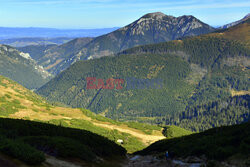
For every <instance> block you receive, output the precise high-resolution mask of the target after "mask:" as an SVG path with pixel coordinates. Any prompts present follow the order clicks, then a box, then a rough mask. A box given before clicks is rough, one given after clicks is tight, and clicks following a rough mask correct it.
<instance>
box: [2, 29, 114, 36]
mask: <svg viewBox="0 0 250 167" xmlns="http://www.w3.org/2000/svg"><path fill="white" fill-rule="evenodd" d="M116 29H118V28H117V27H114V28H100V29H56V28H39V27H29V28H24V27H0V39H11V38H37V37H42V38H58V37H67V38H79V37H97V36H100V35H103V34H107V33H109V32H112V31H114V30H116Z"/></svg>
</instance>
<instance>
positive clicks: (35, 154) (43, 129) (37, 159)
mask: <svg viewBox="0 0 250 167" xmlns="http://www.w3.org/2000/svg"><path fill="white" fill-rule="evenodd" d="M0 132H1V136H4V137H3V138H2V139H4V140H1V143H0V148H1V152H3V153H6V154H8V155H11V156H14V157H16V158H18V159H20V160H22V161H24V162H26V163H28V164H39V163H41V162H42V161H44V160H45V158H44V155H43V154H42V153H41V152H39V151H36V150H35V149H34V148H36V149H37V150H40V151H42V152H45V153H47V154H50V155H53V156H56V157H62V158H80V159H83V160H86V161H93V160H95V158H96V157H97V156H98V157H102V158H105V157H110V156H117V155H120V156H123V155H124V154H125V153H126V151H125V149H124V148H122V147H121V146H119V145H117V144H115V143H114V142H112V141H110V140H108V139H107V138H105V137H102V136H99V135H96V134H94V133H92V132H89V131H86V130H79V129H72V128H65V127H61V126H55V125H51V124H44V123H38V122H31V121H25V120H14V119H3V118H0ZM27 144H28V145H27ZM17 145H18V146H17ZM31 146H33V147H31Z"/></svg>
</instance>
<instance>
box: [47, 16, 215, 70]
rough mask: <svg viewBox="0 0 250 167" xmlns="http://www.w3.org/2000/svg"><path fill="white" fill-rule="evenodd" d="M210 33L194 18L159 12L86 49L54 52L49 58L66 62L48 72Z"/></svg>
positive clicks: (107, 36)
mask: <svg viewBox="0 0 250 167" xmlns="http://www.w3.org/2000/svg"><path fill="white" fill-rule="evenodd" d="M212 31H214V28H212V27H210V26H209V25H207V24H205V23H203V22H201V21H200V20H198V19H196V18H195V17H193V16H181V17H173V16H167V15H165V14H163V13H159V12H158V13H150V14H146V15H145V16H143V17H141V18H140V19H138V20H136V21H135V22H133V23H131V24H129V25H127V26H125V27H123V28H120V29H118V30H116V31H114V32H111V33H109V34H106V35H103V36H100V37H97V38H95V39H94V40H93V41H91V42H89V43H88V44H86V45H85V44H81V45H79V48H77V49H75V50H74V51H72V49H68V50H65V51H66V52H67V53H66V54H64V53H63V52H62V53H61V52H60V51H57V49H53V50H51V51H50V52H49V53H47V54H48V55H58V56H59V57H63V58H65V61H60V62H59V63H58V65H57V66H56V68H55V69H54V68H53V69H51V70H50V72H52V73H54V74H57V73H59V72H60V71H63V70H64V69H66V68H67V67H69V66H70V65H71V64H72V62H75V61H77V60H79V59H81V60H85V59H92V58H99V57H102V56H109V55H113V54H116V53H118V52H120V51H122V50H125V49H127V48H132V47H134V46H137V45H145V44H152V43H159V42H164V41H170V40H175V39H178V38H182V37H186V36H195V35H200V34H206V33H209V32H212ZM79 40H80V39H79ZM67 45H69V47H67V48H71V47H70V45H71V43H68V44H65V45H64V46H65V47H66V46H67ZM59 50H60V49H59ZM65 56H67V57H65Z"/></svg>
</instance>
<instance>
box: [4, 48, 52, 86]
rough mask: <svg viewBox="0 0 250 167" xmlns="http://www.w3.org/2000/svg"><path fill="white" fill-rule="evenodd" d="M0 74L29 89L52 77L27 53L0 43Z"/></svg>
mask: <svg viewBox="0 0 250 167" xmlns="http://www.w3.org/2000/svg"><path fill="white" fill-rule="evenodd" d="M0 75H3V76H6V77H9V78H11V79H13V80H15V81H17V82H18V83H20V84H22V85H23V86H25V87H26V88H29V89H36V88H39V87H41V86H42V85H43V84H45V83H46V82H48V81H49V80H50V79H51V78H52V75H51V74H50V73H48V72H47V71H46V70H45V69H43V67H42V66H39V65H38V64H37V63H36V61H35V60H33V59H32V58H31V57H30V55H29V54H27V53H23V52H20V51H18V50H16V49H15V48H13V47H10V46H7V45H0Z"/></svg>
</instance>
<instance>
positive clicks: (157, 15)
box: [142, 12, 167, 19]
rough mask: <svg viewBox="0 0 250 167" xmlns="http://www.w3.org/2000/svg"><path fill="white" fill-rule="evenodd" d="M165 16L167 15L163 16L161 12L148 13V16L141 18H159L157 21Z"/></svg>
mask: <svg viewBox="0 0 250 167" xmlns="http://www.w3.org/2000/svg"><path fill="white" fill-rule="evenodd" d="M165 16H167V15H165V14H164V13H162V12H154V13H148V14H146V15H144V16H142V18H159V19H162V18H163V17H165Z"/></svg>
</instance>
